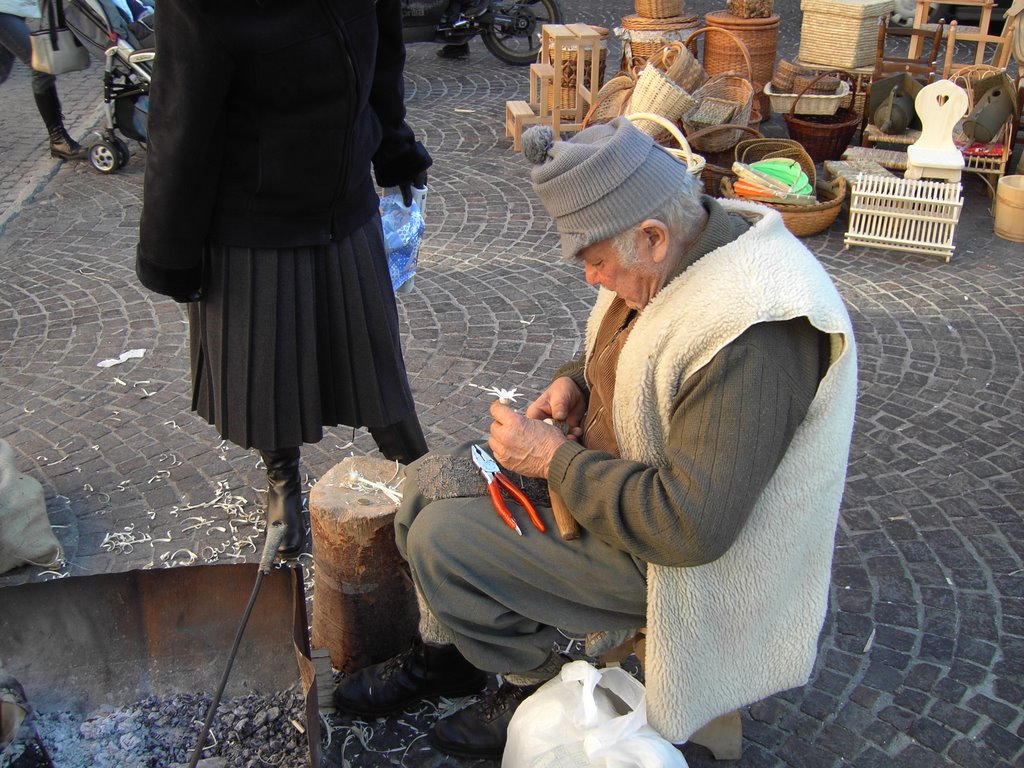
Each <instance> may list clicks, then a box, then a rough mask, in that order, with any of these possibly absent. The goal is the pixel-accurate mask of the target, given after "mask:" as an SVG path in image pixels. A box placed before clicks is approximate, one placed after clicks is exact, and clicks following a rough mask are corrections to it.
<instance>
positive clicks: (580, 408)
mask: <svg viewBox="0 0 1024 768" xmlns="http://www.w3.org/2000/svg"><path fill="white" fill-rule="evenodd" d="M586 412H587V404H586V402H585V401H584V399H583V393H582V392H581V391H580V388H579V387H578V386H576V382H575V381H573V380H572V379H570V378H569V377H568V376H559V377H558V378H557V379H555V380H554V381H553V382H551V385H550V386H549V387H548V388H547V389H545V390H544V391H543V392H542V393H541V395H540V397H538V398H537V399H536V400H534V401H533V402H532V403H530V404H529V405H528V406H527V407H526V418H528V419H540V420H544V419H552V420H554V421H564V422H565V424H566V427H568V432H567V436H568V437H569V439H570V440H575V439H577V438H578V437H579V436H580V435H581V434H582V429H581V427H582V424H583V416H584V415H585V414H586Z"/></svg>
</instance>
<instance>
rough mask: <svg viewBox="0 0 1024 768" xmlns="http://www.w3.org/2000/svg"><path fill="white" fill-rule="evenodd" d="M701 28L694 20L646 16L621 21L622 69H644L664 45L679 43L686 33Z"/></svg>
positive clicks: (626, 17)
mask: <svg viewBox="0 0 1024 768" xmlns="http://www.w3.org/2000/svg"><path fill="white" fill-rule="evenodd" d="M699 26H700V22H699V21H698V20H697V17H696V16H673V17H672V18H667V19H649V18H647V17H645V16H636V15H632V16H624V17H623V18H622V29H621V33H620V34H621V37H622V69H624V70H626V69H632V68H633V67H636V66H643V65H644V64H645V63H646V62H647V59H649V58H650V57H651V56H653V55H654V54H656V53H657V52H658V51H660V50H661V49H662V48H664V47H665V44H666V43H670V42H672V41H674V40H682V39H683V37H685V35H686V34H687V32H688V31H689V30H691V29H694V28H696V27H699Z"/></svg>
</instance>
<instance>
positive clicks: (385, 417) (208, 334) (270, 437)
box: [189, 216, 415, 449]
mask: <svg viewBox="0 0 1024 768" xmlns="http://www.w3.org/2000/svg"><path fill="white" fill-rule="evenodd" d="M206 256H207V258H206V263H205V266H204V269H205V275H204V281H203V299H202V300H201V301H200V302H198V303H195V304H191V305H190V306H189V342H190V347H191V362H192V408H193V410H195V411H196V412H197V413H198V414H199V415H200V416H202V417H203V418H204V419H206V420H207V421H208V422H209V423H210V424H212V425H214V426H215V427H216V428H217V430H218V431H219V432H220V435H221V437H222V438H225V439H227V440H230V441H231V442H232V443H235V444H236V445H239V446H242V447H243V448H253V447H255V448H263V449H273V448H286V447H293V446H298V445H301V444H302V443H315V442H317V441H318V440H320V439H321V438H322V437H323V427H326V426H337V425H339V424H345V425H349V426H353V427H363V426H365V427H383V426H387V425H389V424H394V423H395V422H397V421H400V420H402V419H404V418H406V417H407V416H409V415H410V414H412V413H413V412H414V410H415V408H414V404H413V399H412V394H411V392H410V391H409V381H408V377H407V376H406V372H405V362H404V360H403V358H402V349H401V341H400V337H399V329H398V311H397V309H396V307H395V296H394V292H393V290H392V286H391V279H390V277H389V276H388V267H387V257H386V256H385V253H384V243H383V239H382V236H381V230H380V219H379V217H376V216H375V217H374V218H373V219H372V220H371V221H369V222H368V223H367V224H366V225H365V226H364V227H363V228H362V229H360V230H357V231H356V232H354V233H352V235H350V236H349V237H348V239H346V240H342V241H341V242H333V243H330V244H328V245H324V246H313V247H309V248H291V249H262V248H239V247H231V246H218V245H211V246H209V248H208V251H207V254H206Z"/></svg>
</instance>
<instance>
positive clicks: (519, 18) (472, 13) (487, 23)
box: [402, 0, 562, 65]
mask: <svg viewBox="0 0 1024 768" xmlns="http://www.w3.org/2000/svg"><path fill="white" fill-rule="evenodd" d="M448 6H449V3H448V0H402V27H403V35H402V36H403V39H404V40H405V42H407V43H423V42H441V43H445V44H447V45H459V44H462V43H468V42H469V41H470V40H471V39H472V38H474V37H476V36H477V35H480V39H481V40H483V42H484V46H485V47H486V48H487V50H488V51H490V52H491V53H492V54H494V55H495V56H497V57H498V58H499V59H500V60H501V61H504V62H505V63H506V64H519V65H526V64H532V63H533V62H535V61H536V60H537V54H538V53H539V52H540V28H541V26H542V25H544V24H559V23H561V21H562V11H561V9H560V8H559V7H558V3H557V0H487V1H485V2H479V1H477V2H467V3H464V7H463V8H462V13H461V15H460V16H459V17H458V18H456V19H443V17H444V16H445V14H446V11H447V10H448Z"/></svg>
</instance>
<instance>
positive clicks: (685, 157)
mask: <svg viewBox="0 0 1024 768" xmlns="http://www.w3.org/2000/svg"><path fill="white" fill-rule="evenodd" d="M626 119H627V120H629V121H630V122H632V123H633V124H635V125H636V126H637V127H638V128H640V130H644V128H642V127H641V126H642V125H644V124H645V123H654V124H655V125H657V126H659V127H660V128H663V129H664V130H665V131H666V132H668V133H669V134H670V135H671V136H672V138H673V139H674V140H675V142H676V143H677V144H678V145H679V146H678V147H668V146H664V145H663V146H662V148H663V149H664V150H665V151H666V152H668V153H669V154H670V155H672V157H674V158H675V159H676V160H678V161H679V162H681V163H682V164H683V165H685V166H686V170H687V172H688V173H689V174H690V175H691V176H696V177H698V178H699V177H700V174H701V171H703V170H704V166H705V164H706V161H705V160H704V158H703V157H702V156H701V155H698V154H694V152H693V150H691V149H690V144H689V143H688V142H687V141H686V137H685V136H683V133H682V131H680V130H679V129H678V128H677V127H676V126H675V124H673V123H671V122H669V121H668V120H666V119H665V118H664V117H662V116H661V115H656V114H654V113H653V112H634V113H633V114H631V115H626Z"/></svg>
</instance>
